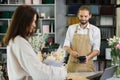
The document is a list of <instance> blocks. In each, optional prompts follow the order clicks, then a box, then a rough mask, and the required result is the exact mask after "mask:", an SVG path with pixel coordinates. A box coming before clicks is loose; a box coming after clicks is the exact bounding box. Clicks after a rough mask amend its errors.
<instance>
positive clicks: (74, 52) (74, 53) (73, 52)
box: [70, 51, 79, 58]
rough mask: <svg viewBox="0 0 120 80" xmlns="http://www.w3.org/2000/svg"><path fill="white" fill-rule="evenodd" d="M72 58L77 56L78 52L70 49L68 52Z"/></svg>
mask: <svg viewBox="0 0 120 80" xmlns="http://www.w3.org/2000/svg"><path fill="white" fill-rule="evenodd" d="M70 54H71V55H72V56H73V57H74V58H77V57H78V56H79V55H78V52H76V51H71V53H70Z"/></svg>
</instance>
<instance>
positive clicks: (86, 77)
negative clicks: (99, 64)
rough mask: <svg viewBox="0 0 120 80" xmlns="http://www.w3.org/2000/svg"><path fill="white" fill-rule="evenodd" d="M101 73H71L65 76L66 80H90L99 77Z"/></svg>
mask: <svg viewBox="0 0 120 80" xmlns="http://www.w3.org/2000/svg"><path fill="white" fill-rule="evenodd" d="M102 73H103V71H96V72H73V73H68V74H67V79H68V80H90V79H93V78H95V77H99V76H101V75H102Z"/></svg>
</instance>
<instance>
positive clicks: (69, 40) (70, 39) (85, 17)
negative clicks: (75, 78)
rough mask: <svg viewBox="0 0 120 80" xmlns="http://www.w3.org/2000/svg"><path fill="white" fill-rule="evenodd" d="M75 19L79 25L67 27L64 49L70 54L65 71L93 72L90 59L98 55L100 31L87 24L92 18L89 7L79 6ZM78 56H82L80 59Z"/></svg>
mask: <svg viewBox="0 0 120 80" xmlns="http://www.w3.org/2000/svg"><path fill="white" fill-rule="evenodd" d="M77 17H78V18H79V20H80V23H78V24H73V25H71V26H69V28H68V30H67V33H66V38H65V42H64V48H65V50H66V52H67V53H69V54H70V56H69V60H68V64H67V71H68V72H81V71H83V72H84V71H89V72H91V71H95V70H94V64H93V61H92V59H93V58H94V57H95V56H97V55H98V54H99V50H100V40H101V37H100V36H101V34H100V29H99V28H97V27H96V26H94V25H92V24H90V23H89V19H90V18H91V17H92V13H91V10H90V9H89V7H87V6H81V7H80V8H79V10H78V13H77ZM80 56H83V57H82V59H81V58H79V57H80ZM79 60H80V61H79ZM81 60H82V62H81Z"/></svg>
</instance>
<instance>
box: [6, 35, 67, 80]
mask: <svg viewBox="0 0 120 80" xmlns="http://www.w3.org/2000/svg"><path fill="white" fill-rule="evenodd" d="M7 68H8V76H9V80H24V79H25V77H27V76H31V77H32V80H64V79H65V77H66V74H67V72H66V69H65V67H63V66H62V67H54V66H49V65H46V64H44V63H42V62H41V61H40V59H39V58H38V56H37V54H36V53H35V52H34V50H33V48H32V47H31V45H30V44H29V42H28V41H27V40H26V39H24V38H22V37H21V36H17V37H16V38H15V39H14V41H12V40H10V42H9V45H8V46H7ZM28 80H29V79H28Z"/></svg>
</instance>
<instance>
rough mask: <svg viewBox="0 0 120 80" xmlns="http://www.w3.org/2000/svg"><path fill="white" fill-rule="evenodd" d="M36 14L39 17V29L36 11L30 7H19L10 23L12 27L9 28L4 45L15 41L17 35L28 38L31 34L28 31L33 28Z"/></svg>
mask: <svg viewBox="0 0 120 80" xmlns="http://www.w3.org/2000/svg"><path fill="white" fill-rule="evenodd" d="M35 14H36V15H37V18H36V28H37V25H38V14H37V12H36V10H35V9H34V8H32V7H31V6H28V5H20V6H18V7H17V9H16V10H15V12H14V14H13V16H12V20H11V21H10V26H9V27H8V29H7V32H6V35H5V37H4V39H3V43H4V44H5V45H8V43H9V40H10V39H12V40H14V38H15V37H16V36H17V35H20V36H22V37H23V38H26V37H27V36H28V35H29V34H30V32H29V30H28V29H30V28H31V24H32V21H33V19H34V15H35ZM31 35H32V34H31Z"/></svg>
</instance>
